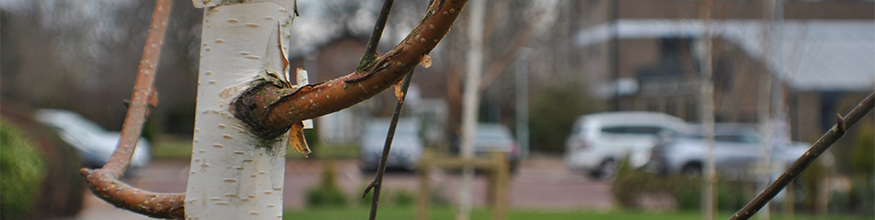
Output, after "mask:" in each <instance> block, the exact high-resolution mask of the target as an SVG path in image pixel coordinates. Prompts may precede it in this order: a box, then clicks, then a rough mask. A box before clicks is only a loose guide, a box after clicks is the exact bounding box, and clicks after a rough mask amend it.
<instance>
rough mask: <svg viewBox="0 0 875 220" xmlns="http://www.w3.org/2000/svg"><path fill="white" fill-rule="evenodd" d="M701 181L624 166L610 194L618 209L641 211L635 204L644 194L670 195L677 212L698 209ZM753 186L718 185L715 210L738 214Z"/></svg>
mask: <svg viewBox="0 0 875 220" xmlns="http://www.w3.org/2000/svg"><path fill="white" fill-rule="evenodd" d="M701 185H702V179H701V178H694V179H686V178H684V177H681V176H657V175H654V174H651V173H646V172H643V171H640V170H634V169H632V168H631V167H629V165H627V163H623V164H622V165H621V166H620V168H619V170H617V176H616V178H615V179H614V181H613V182H612V183H611V192H612V194H613V195H614V198H615V199H616V201H617V202H618V203H619V205H620V206H621V207H624V208H641V204H639V201H637V200H638V199H639V198H640V196H641V195H644V194H670V195H673V199H674V200H675V202H676V204H677V208H679V209H684V210H690V209H699V208H700V207H701V201H702V187H701ZM751 187H752V184H750V183H747V182H718V184H717V186H716V188H715V195H716V196H717V201H716V203H717V208H718V209H720V210H727V211H737V210H738V209H741V208H742V207H744V205H746V204H747V202H749V201H750V200H751V199H752V198H753V196H752V195H751V193H750V192H752V190H751Z"/></svg>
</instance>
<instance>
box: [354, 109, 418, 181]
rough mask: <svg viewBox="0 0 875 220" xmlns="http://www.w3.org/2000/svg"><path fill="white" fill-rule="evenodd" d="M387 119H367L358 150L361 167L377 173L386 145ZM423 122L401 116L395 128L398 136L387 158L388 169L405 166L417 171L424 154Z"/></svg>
mask: <svg viewBox="0 0 875 220" xmlns="http://www.w3.org/2000/svg"><path fill="white" fill-rule="evenodd" d="M390 122H391V120H390V119H388V118H380V119H372V120H368V122H367V124H365V130H364V131H362V137H361V138H362V140H361V146H360V151H359V154H360V155H359V156H360V159H361V161H360V163H361V169H362V170H364V171H368V172H375V171H376V170H377V168H378V166H379V164H380V157H381V156H382V155H383V146H384V145H385V144H386V134H388V133H389V123H390ZM419 128H420V124H419V122H418V121H416V120H414V119H400V120H398V125H397V127H396V128H395V136H394V137H393V138H392V149H391V150H390V151H389V158H388V160H387V161H386V167H387V168H403V169H407V170H414V169H415V168H416V163H417V162H419V159H420V158H421V157H422V151H423V140H422V138H421V137H420V136H419Z"/></svg>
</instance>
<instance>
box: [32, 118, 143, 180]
mask: <svg viewBox="0 0 875 220" xmlns="http://www.w3.org/2000/svg"><path fill="white" fill-rule="evenodd" d="M34 116H35V118H36V119H37V120H38V121H40V122H42V123H43V124H45V125H48V126H49V127H51V128H52V129H53V130H55V131H56V132H58V136H60V137H61V139H63V140H64V141H65V142H67V143H68V144H70V145H71V146H73V148H76V151H77V152H78V153H79V158H80V159H81V160H82V163H83V165H84V166H86V167H89V168H98V167H102V166H103V164H105V163H106V162H107V161H109V157H110V156H112V153H113V151H115V148H116V145H118V140H119V137H120V136H121V133H119V132H115V131H107V130H104V129H103V128H101V127H100V126H99V125H97V124H95V123H94V122H91V121H89V120H88V119H85V118H84V117H82V116H81V115H79V114H77V113H75V112H71V111H66V110H58V109H41V110H39V111H37V112H36V113H35V115H34ZM150 159H151V158H150V155H149V141H147V140H146V139H143V138H140V140H139V141H138V142H137V149H136V150H134V156H133V158H132V159H131V168H138V167H144V166H146V165H148V164H149V160H150Z"/></svg>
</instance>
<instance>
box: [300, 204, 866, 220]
mask: <svg viewBox="0 0 875 220" xmlns="http://www.w3.org/2000/svg"><path fill="white" fill-rule="evenodd" d="M369 212H370V208H368V207H359V208H315V209H296V210H286V211H285V213H284V214H283V216H284V218H285V219H319V220H334V219H367V218H368V216H369ZM732 214H734V213H720V215H719V216H718V217H717V219H728V218H729V217H730V216H731V215H732ZM429 215H430V216H431V218H430V219H453V212H452V209H451V208H450V207H434V208H432V209H431V210H430V212H429ZM415 218H416V211H415V209H414V208H413V207H391V206H387V207H380V210H379V211H378V212H377V219H380V220H395V219H397V220H410V219H415ZM754 218H756V217H754ZM871 218H872V217H871V216H870V217H858V216H837V215H830V216H824V217H812V216H808V215H802V214H797V215H796V216H795V219H797V220H809V219H811V220H813V219H829V220H842V219H849V220H850V219H854V220H856V219H860V220H863V219H871ZM471 219H475V220H478V219H492V213H491V211H490V210H488V209H474V211H473V212H472V213H471ZM507 219H510V220H528V219H531V220H540V219H547V220H565V219H567V220H578V219H599V220H629V219H648V220H650V219H655V220H662V219H665V220H669V219H670V220H698V219H701V215H700V214H699V213H698V212H692V211H682V212H646V211H624V210H610V211H596V210H550V211H546V210H530V209H515V210H510V211H508V212H507ZM771 219H774V220H782V219H783V218H782V215H781V214H780V213H773V214H772V218H771Z"/></svg>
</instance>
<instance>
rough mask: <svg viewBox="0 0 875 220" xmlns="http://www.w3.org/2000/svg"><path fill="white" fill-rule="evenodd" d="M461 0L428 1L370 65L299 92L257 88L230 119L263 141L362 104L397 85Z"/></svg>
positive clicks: (457, 9) (271, 86)
mask: <svg viewBox="0 0 875 220" xmlns="http://www.w3.org/2000/svg"><path fill="white" fill-rule="evenodd" d="M466 2H467V1H465V0H444V1H433V2H432V4H431V6H430V7H429V8H428V11H427V12H426V14H425V16H424V17H423V18H422V20H420V22H419V24H418V25H417V26H416V27H415V28H414V29H413V31H411V33H410V34H409V35H407V38H405V39H404V40H403V41H402V42H401V43H400V44H398V45H397V46H395V48H393V49H392V50H390V51H389V52H387V53H386V54H385V55H383V56H382V57H379V58H377V59H376V60H374V62H370V64H369V66H366V67H365V68H362V71H356V72H353V73H350V74H348V75H345V76H342V77H340V78H337V79H332V80H329V81H325V82H321V83H315V84H309V85H304V86H302V87H296V88H295V87H287V86H278V85H275V84H270V83H258V84H257V85H256V86H253V87H251V88H250V89H249V90H248V91H246V92H244V93H242V95H241V96H240V97H238V98H237V99H236V100H235V103H234V105H233V106H234V107H233V108H234V115H235V117H237V118H238V119H240V120H241V121H244V122H246V124H247V125H249V126H250V128H251V129H252V131H253V133H255V134H257V135H259V136H261V137H262V138H266V139H273V138H277V137H279V136H280V135H282V134H283V133H285V131H286V130H288V128H289V127H290V126H291V125H292V124H294V123H297V122H299V121H301V120H305V119H310V118H315V117H319V116H322V115H326V114H329V113H332V112H336V111H339V110H341V109H344V108H347V107H350V106H352V105H354V104H356V103H359V102H361V101H364V100H366V99H368V98H371V97H373V96H374V95H376V94H378V93H380V92H381V91H383V90H385V89H387V88H389V86H391V85H394V84H396V83H397V82H398V81H400V80H401V79H402V78H403V77H404V75H405V74H406V73H408V72H410V70H412V69H413V68H415V67H416V65H417V64H418V63H419V62H420V61H421V59H422V57H423V56H424V55H428V54H429V53H430V52H431V50H432V49H434V47H435V46H437V44H438V42H440V41H441V39H443V37H444V35H446V34H447V33H448V32H449V31H450V26H452V24H453V22H454V21H455V20H456V18H457V17H458V16H459V13H460V12H461V10H462V7H463V6H464V5H465V3H466Z"/></svg>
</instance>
